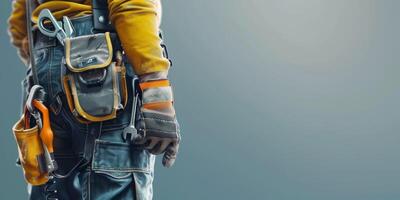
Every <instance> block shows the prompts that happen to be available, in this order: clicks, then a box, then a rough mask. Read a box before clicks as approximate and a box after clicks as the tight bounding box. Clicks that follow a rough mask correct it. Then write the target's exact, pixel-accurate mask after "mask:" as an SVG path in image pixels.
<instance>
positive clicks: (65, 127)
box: [25, 16, 155, 200]
mask: <svg viewBox="0 0 400 200" xmlns="http://www.w3.org/2000/svg"><path fill="white" fill-rule="evenodd" d="M72 23H73V25H74V27H75V30H76V36H80V35H88V34H92V32H93V19H92V16H85V17H80V18H77V19H73V20H72ZM34 38H35V43H34V44H35V45H34V48H35V55H34V57H35V60H36V66H37V67H36V68H37V74H38V79H39V82H40V85H42V86H43V87H44V88H45V90H46V92H47V94H48V95H47V97H48V98H47V102H46V105H47V106H48V107H49V108H50V109H49V110H50V111H51V112H50V119H51V127H52V129H53V132H54V143H53V144H54V148H55V158H56V161H57V163H58V168H59V169H58V170H57V173H58V174H64V175H65V174H67V173H68V172H70V171H72V172H71V175H70V176H68V177H67V178H55V179H54V180H55V181H54V183H53V182H51V183H48V184H46V185H43V186H32V187H29V194H30V199H32V200H33V199H34V200H43V199H46V198H47V199H52V198H53V199H56V198H57V199H59V200H69V199H71V200H78V199H82V200H112V199H115V200H124V199H129V200H132V199H136V200H150V199H152V196H153V188H152V183H153V177H154V176H153V175H154V162H155V156H154V155H151V154H150V153H148V152H147V151H146V150H144V149H143V148H142V147H140V146H137V145H135V144H130V143H127V142H124V140H123V139H122V136H121V134H122V131H123V129H124V128H125V127H127V126H128V125H129V122H130V117H131V107H132V105H131V104H132V103H131V102H132V96H133V95H132V85H131V80H132V77H133V75H134V73H133V70H132V67H131V65H129V64H128V63H125V65H126V67H127V81H128V82H127V83H128V90H129V101H128V102H130V103H128V105H127V107H126V108H125V109H124V110H122V111H119V112H118V113H117V118H115V119H113V120H108V121H104V122H101V123H100V122H99V123H91V124H82V123H80V122H78V121H77V120H76V119H75V117H74V116H73V114H72V113H71V112H70V109H69V107H68V104H67V100H66V97H65V95H64V94H63V92H62V84H61V67H64V66H63V65H62V57H63V54H64V47H63V46H62V45H61V44H60V43H59V42H58V41H57V39H55V38H49V37H47V36H44V35H42V34H41V33H40V32H39V31H36V32H35V36H34ZM125 60H126V59H125ZM25 82H26V80H25ZM85 158H86V159H85ZM77 163H81V164H80V165H79V167H76V168H74V167H75V166H77ZM73 168H74V170H72V169H73ZM55 190H56V191H57V192H56V193H55V192H54V191H55Z"/></svg>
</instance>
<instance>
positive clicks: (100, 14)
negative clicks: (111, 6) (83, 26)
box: [92, 0, 114, 32]
mask: <svg viewBox="0 0 400 200" xmlns="http://www.w3.org/2000/svg"><path fill="white" fill-rule="evenodd" d="M92 10H93V21H94V29H95V30H97V31H100V32H106V31H110V32H113V31H114V27H113V26H112V24H111V21H110V20H109V18H108V14H109V10H108V2H107V0H92Z"/></svg>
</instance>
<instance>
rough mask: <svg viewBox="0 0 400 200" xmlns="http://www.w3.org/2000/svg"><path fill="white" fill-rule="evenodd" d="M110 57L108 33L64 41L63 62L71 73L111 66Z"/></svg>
mask: <svg viewBox="0 0 400 200" xmlns="http://www.w3.org/2000/svg"><path fill="white" fill-rule="evenodd" d="M112 56H113V48H112V42H111V38H110V33H109V32H106V33H99V34H93V35H85V36H79V37H75V38H67V39H66V40H65V61H66V64H67V67H68V69H69V70H71V71H72V72H83V71H87V70H91V69H99V68H105V67H107V66H109V65H110V64H111V62H112Z"/></svg>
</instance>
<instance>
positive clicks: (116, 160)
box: [92, 140, 151, 172]
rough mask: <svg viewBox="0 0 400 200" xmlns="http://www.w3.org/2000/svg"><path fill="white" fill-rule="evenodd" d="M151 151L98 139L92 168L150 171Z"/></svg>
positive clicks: (100, 169)
mask: <svg viewBox="0 0 400 200" xmlns="http://www.w3.org/2000/svg"><path fill="white" fill-rule="evenodd" d="M149 156H150V155H149V153H147V151H146V150H143V149H140V148H136V147H135V145H131V144H127V143H119V142H110V141H104V140H96V142H95V151H94V155H93V162H92V168H93V170H98V171H113V172H134V171H140V172H148V171H150V170H151V169H150V165H149Z"/></svg>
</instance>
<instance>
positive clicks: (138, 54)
mask: <svg viewBox="0 0 400 200" xmlns="http://www.w3.org/2000/svg"><path fill="white" fill-rule="evenodd" d="M157 1H159V0H108V6H109V10H110V19H111V21H112V23H113V24H114V26H115V28H116V30H117V32H118V36H119V37H120V40H121V43H122V46H123V48H124V51H125V52H126V54H127V56H128V59H129V61H130V63H131V64H132V65H133V67H134V70H135V72H136V73H137V74H138V75H143V74H148V73H153V72H167V71H168V69H169V65H170V63H169V61H168V59H166V58H164V57H163V54H162V48H161V46H160V42H161V39H160V38H159V36H158V32H159V21H158V20H159V17H160V16H158V14H159V13H158V12H157V10H158V9H159V4H158V2H157Z"/></svg>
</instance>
